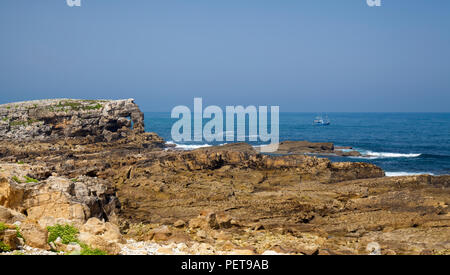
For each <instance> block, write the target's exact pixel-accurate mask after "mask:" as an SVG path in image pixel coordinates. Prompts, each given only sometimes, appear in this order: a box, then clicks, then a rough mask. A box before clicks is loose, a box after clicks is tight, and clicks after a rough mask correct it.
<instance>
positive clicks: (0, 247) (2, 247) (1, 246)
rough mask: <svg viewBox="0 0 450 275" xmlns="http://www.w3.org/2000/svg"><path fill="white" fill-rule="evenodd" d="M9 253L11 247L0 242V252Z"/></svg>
mask: <svg viewBox="0 0 450 275" xmlns="http://www.w3.org/2000/svg"><path fill="white" fill-rule="evenodd" d="M9 251H11V247H9V245H7V244H5V243H4V242H2V241H0V252H9Z"/></svg>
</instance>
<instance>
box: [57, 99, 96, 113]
mask: <svg viewBox="0 0 450 275" xmlns="http://www.w3.org/2000/svg"><path fill="white" fill-rule="evenodd" d="M84 102H88V103H89V104H88V105H85V104H82V103H81V102H79V101H72V100H66V101H60V102H59V103H58V104H57V105H55V106H51V107H49V109H50V110H51V111H54V110H55V108H56V109H58V110H59V111H63V110H66V111H67V110H72V111H80V110H83V111H86V110H99V109H101V108H103V105H102V104H100V103H98V101H95V100H92V101H84Z"/></svg>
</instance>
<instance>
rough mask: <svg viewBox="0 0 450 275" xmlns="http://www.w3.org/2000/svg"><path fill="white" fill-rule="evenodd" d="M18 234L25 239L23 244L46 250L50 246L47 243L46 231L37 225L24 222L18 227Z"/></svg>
mask: <svg viewBox="0 0 450 275" xmlns="http://www.w3.org/2000/svg"><path fill="white" fill-rule="evenodd" d="M20 233H21V234H22V236H23V238H24V239H25V244H27V245H29V246H31V247H35V248H40V249H45V250H48V249H50V246H49V245H48V243H47V238H48V231H47V229H44V228H42V227H41V226H40V225H39V224H38V223H34V222H31V221H26V222H24V223H22V224H21V225H20Z"/></svg>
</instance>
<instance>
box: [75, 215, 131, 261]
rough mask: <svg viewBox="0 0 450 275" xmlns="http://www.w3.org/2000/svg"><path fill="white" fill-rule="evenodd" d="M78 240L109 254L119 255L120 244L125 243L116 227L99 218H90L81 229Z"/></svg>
mask: <svg viewBox="0 0 450 275" xmlns="http://www.w3.org/2000/svg"><path fill="white" fill-rule="evenodd" d="M78 239H79V241H80V242H81V243H84V244H86V245H88V246H90V247H92V248H94V249H100V250H103V251H106V252H108V254H118V253H119V252H120V244H122V243H124V242H125V240H124V238H123V236H122V234H121V233H120V229H119V228H118V227H117V226H116V225H114V224H112V223H109V222H102V221H100V220H99V219H97V218H90V219H89V220H88V221H87V222H86V223H85V224H84V225H83V226H81V227H80V234H79V236H78Z"/></svg>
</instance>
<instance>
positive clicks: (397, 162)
mask: <svg viewBox="0 0 450 275" xmlns="http://www.w3.org/2000/svg"><path fill="white" fill-rule="evenodd" d="M316 115H317V114H315V113H280V122H279V128H280V141H283V140H308V141H312V142H333V143H334V144H335V145H337V146H352V147H353V148H354V149H356V150H358V151H360V152H362V153H363V154H365V155H368V156H367V157H330V158H331V160H332V161H358V162H369V163H374V164H376V165H378V166H380V167H381V168H383V169H384V170H385V171H386V172H387V174H388V175H402V174H415V173H432V174H435V175H439V174H450V113H328V116H329V118H330V120H331V125H329V126H313V125H312V121H313V120H314V118H315V117H316ZM175 121H177V119H171V118H170V113H145V123H146V131H150V132H156V133H158V134H159V135H160V136H162V137H163V138H164V139H165V140H166V141H169V142H170V141H171V140H172V138H171V128H172V125H173V123H174V122H175ZM204 122H207V120H205V121H204ZM219 143H224V142H219ZM249 143H251V142H249ZM216 144H218V143H215V144H214V143H212V145H216ZM252 144H254V145H256V144H257V143H252ZM206 145H208V144H207V143H206V142H201V143H195V142H186V143H183V144H178V146H179V147H180V148H185V149H193V148H197V147H201V146H206Z"/></svg>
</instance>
